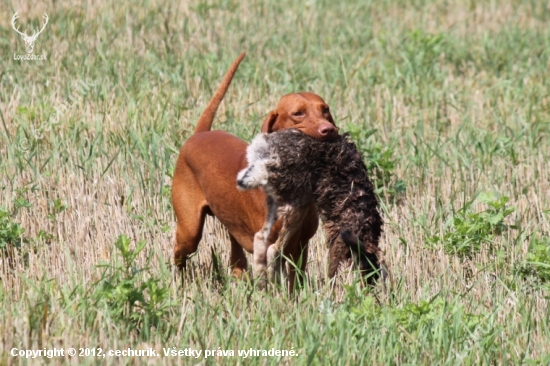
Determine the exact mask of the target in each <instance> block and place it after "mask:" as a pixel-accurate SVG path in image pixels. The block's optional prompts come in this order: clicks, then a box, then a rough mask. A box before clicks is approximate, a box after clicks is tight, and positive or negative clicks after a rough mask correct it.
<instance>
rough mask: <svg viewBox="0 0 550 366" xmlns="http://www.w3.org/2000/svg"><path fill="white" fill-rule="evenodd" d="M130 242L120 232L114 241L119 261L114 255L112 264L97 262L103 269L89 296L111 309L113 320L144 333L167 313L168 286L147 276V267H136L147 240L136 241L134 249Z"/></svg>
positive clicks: (156, 324) (162, 319)
mask: <svg viewBox="0 0 550 366" xmlns="http://www.w3.org/2000/svg"><path fill="white" fill-rule="evenodd" d="M130 242H131V241H130V238H128V237H127V236H126V235H120V236H119V237H118V238H117V240H116V242H115V248H116V249H117V250H118V254H119V255H120V257H121V258H122V263H120V262H119V261H117V259H116V258H117V256H116V255H114V256H113V258H114V259H113V261H112V263H110V264H103V265H98V267H99V268H105V271H104V272H103V273H102V276H101V279H100V280H99V282H98V283H97V285H96V286H95V287H94V288H93V290H92V291H93V295H92V297H93V298H94V299H95V301H96V302H97V304H98V305H104V306H106V307H108V308H109V309H110V314H112V317H113V318H114V320H117V321H119V322H123V323H125V324H126V325H127V326H128V327H129V328H130V329H136V330H137V331H138V332H140V333H141V332H144V333H145V335H147V334H148V333H149V330H150V328H151V327H158V326H159V324H161V322H163V321H164V320H165V317H166V316H167V315H168V312H169V310H170V301H169V298H168V288H167V287H166V286H165V285H164V281H161V280H160V279H159V278H155V277H152V276H146V271H147V268H138V263H137V257H138V255H139V254H140V253H141V252H142V251H143V249H144V248H145V244H146V242H145V241H139V242H138V243H137V244H136V246H135V248H134V249H130Z"/></svg>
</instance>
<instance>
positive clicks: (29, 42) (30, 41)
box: [11, 12, 49, 60]
mask: <svg viewBox="0 0 550 366" xmlns="http://www.w3.org/2000/svg"><path fill="white" fill-rule="evenodd" d="M17 18H19V15H18V14H17V12H15V14H13V17H12V18H11V26H12V27H13V29H14V30H15V31H16V32H17V33H19V34H20V35H21V38H22V39H23V41H24V42H25V48H26V50H27V57H21V56H22V55H18V56H20V57H19V59H27V60H28V59H44V58H45V56H46V55H41V57H42V58H37V57H36V56H35V57H31V54H32V50H33V49H34V43H35V42H36V39H37V38H38V36H39V35H40V33H42V31H43V30H44V28H46V24H48V19H49V18H48V14H45V13H44V20H45V21H44V25H42V29H40V30H39V31H36V30H35V31H33V33H32V36H29V35H28V34H27V30H26V29H25V33H22V32H20V31H19V27H16V26H15V21H16V20H17ZM15 56H16V55H13V58H14V60H15V59H16V57H15ZM32 56H34V55H32Z"/></svg>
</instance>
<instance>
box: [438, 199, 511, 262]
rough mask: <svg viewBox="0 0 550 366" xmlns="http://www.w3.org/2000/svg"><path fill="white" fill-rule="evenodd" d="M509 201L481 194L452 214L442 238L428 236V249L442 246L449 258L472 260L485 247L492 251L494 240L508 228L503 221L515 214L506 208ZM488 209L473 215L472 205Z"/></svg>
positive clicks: (509, 208)
mask: <svg viewBox="0 0 550 366" xmlns="http://www.w3.org/2000/svg"><path fill="white" fill-rule="evenodd" d="M508 200H509V198H508V197H505V196H503V197H501V198H496V197H495V196H494V195H492V194H486V193H481V194H479V195H478V196H477V197H476V198H475V199H473V200H471V201H470V202H468V203H466V204H465V205H464V206H463V207H462V208H460V209H459V210H458V211H456V212H453V213H452V215H451V217H450V218H449V219H448V220H447V222H446V223H445V227H444V230H445V231H447V232H446V233H445V234H443V235H441V236H439V235H435V236H431V237H429V238H428V239H427V242H428V246H430V247H432V248H434V247H438V246H439V245H442V246H443V248H444V249H445V252H447V253H448V254H457V255H458V256H460V257H468V258H471V257H472V256H473V255H474V254H476V253H478V252H479V251H480V250H481V248H482V246H483V245H484V244H486V245H488V246H489V249H495V247H494V238H495V237H496V236H499V235H501V234H502V233H503V231H504V230H505V229H507V228H508V225H506V224H505V223H504V219H505V218H506V217H507V216H508V215H510V214H511V213H512V212H514V208H513V207H509V206H507V205H506V204H507V202H508ZM476 201H477V202H481V203H484V204H486V205H487V206H489V208H488V209H487V210H484V211H480V212H474V211H473V210H472V205H473V204H474V202H476Z"/></svg>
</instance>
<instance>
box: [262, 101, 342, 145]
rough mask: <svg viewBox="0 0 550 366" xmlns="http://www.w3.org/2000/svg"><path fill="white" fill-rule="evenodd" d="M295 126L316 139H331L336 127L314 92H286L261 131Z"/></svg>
mask: <svg viewBox="0 0 550 366" xmlns="http://www.w3.org/2000/svg"><path fill="white" fill-rule="evenodd" d="M287 128H295V129H297V130H300V131H302V132H304V133H305V134H307V135H309V136H311V137H313V138H315V139H318V140H322V141H325V140H332V139H334V138H336V137H337V136H338V127H336V125H335V124H334V119H333V118H332V115H331V114H330V108H329V106H328V105H327V104H326V103H325V101H324V100H323V99H322V98H321V97H320V96H318V95H317V94H314V93H294V94H287V95H285V96H283V97H282V98H281V100H280V101H279V103H278V104H277V107H276V108H275V109H274V110H273V111H271V112H270V113H269V115H268V116H267V118H266V119H265V121H264V123H263V125H262V132H263V133H271V132H276V131H280V130H284V129H287Z"/></svg>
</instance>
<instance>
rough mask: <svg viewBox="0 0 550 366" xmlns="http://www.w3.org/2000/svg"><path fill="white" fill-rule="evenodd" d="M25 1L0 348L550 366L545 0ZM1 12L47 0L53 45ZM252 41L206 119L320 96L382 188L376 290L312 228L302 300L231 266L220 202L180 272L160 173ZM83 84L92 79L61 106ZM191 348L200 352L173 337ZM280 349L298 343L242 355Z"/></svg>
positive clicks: (1, 120) (3, 67)
mask: <svg viewBox="0 0 550 366" xmlns="http://www.w3.org/2000/svg"><path fill="white" fill-rule="evenodd" d="M17 6H18V7H19V8H18V9H12V7H11V6H9V5H8V3H7V2H1V3H0V14H2V17H1V19H0V35H1V37H0V51H1V52H0V54H1V55H3V57H2V59H1V60H0V80H1V85H2V87H1V88H0V191H1V194H0V206H1V208H0V254H1V256H2V259H1V267H0V269H1V275H0V276H1V277H0V280H1V286H0V304H1V306H0V331H1V332H0V334H2V341H1V342H0V363H1V364H12V363H21V364H42V363H45V362H47V360H46V359H45V358H35V359H28V360H27V359H24V358H14V357H13V356H11V355H10V352H11V349H12V348H14V347H16V348H18V349H35V350H37V349H44V348H48V349H50V348H54V347H57V348H60V347H62V348H65V349H68V348H69V347H75V348H101V349H102V350H104V351H106V350H110V349H127V348H128V347H130V348H133V349H147V348H153V349H154V350H156V351H157V352H158V353H159V354H160V355H161V356H158V357H146V358H140V359H138V358H127V357H126V358H125V357H106V358H105V359H102V358H97V357H92V356H83V357H73V358H70V357H65V358H63V359H62V360H57V361H59V362H61V361H64V362H66V363H69V364H97V363H102V364H103V363H106V364H133V363H136V364H137V363H141V362H140V361H142V360H144V361H145V362H149V363H151V364H173V363H176V364H199V363H200V364H207V365H209V364H215V363H221V364H262V365H264V364H281V363H282V364H299V365H302V364H303V365H306V364H308V365H309V364H313V365H326V364H341V365H355V364H400V365H401V364H445V365H458V364H473V363H476V364H529V365H538V364H540V365H546V364H548V363H550V346H549V345H550V324H549V319H550V311H549V308H548V301H549V298H550V295H549V294H550V271H549V268H550V249H549V248H550V239H549V236H550V179H549V177H550V165H549V164H548V161H549V159H550V148H549V146H550V141H549V133H550V122H549V121H550V97H549V95H550V74H549V71H548V70H549V65H550V52H549V50H550V31H549V29H550V28H549V27H548V25H549V23H550V8H548V7H547V4H545V3H544V2H537V1H530V2H518V1H512V0H507V1H501V2H494V1H476V2H473V1H456V0H451V1H440V0H433V1H432V0H418V1H413V2H409V1H398V0H396V1H362V2H355V1H341V2H339V3H338V4H336V3H334V2H329V1H325V0H311V1H308V2H306V3H303V4H298V3H296V2H290V1H286V0H285V1H279V2H261V1H253V0H245V1H234V0H201V1H198V0H192V1H190V2H174V1H168V2H161V1H156V0H152V1H132V2H127V3H122V4H121V3H119V2H114V1H111V0H101V1H97V2H88V3H86V4H84V3H80V2H75V1H57V2H41V3H40V4H35V3H34V2H30V1H22V2H20V3H19V4H18V5H17ZM15 10H18V11H19V14H20V18H19V22H20V24H21V25H22V29H25V28H28V29H31V28H33V27H34V28H37V27H38V25H39V24H40V22H41V21H42V15H43V13H44V12H46V13H48V15H49V17H50V18H49V23H48V25H47V26H46V28H45V30H44V31H43V33H42V34H40V36H39V37H38V39H37V41H36V45H35V48H34V53H35V54H37V55H40V54H43V53H46V54H47V61H17V60H14V59H13V54H25V48H24V44H23V41H22V40H21V38H20V37H19V36H18V35H17V34H16V33H15V32H14V31H13V29H12V28H11V25H10V23H9V22H10V19H11V16H12V15H13V12H14V11H15ZM242 50H246V51H247V57H246V59H245V60H244V62H243V64H242V65H241V66H240V68H239V71H238V73H237V75H236V78H235V80H234V81H233V84H232V86H231V88H230V90H229V92H228V94H227V96H226V98H225V102H224V103H223V105H222V106H221V108H220V111H219V113H218V118H217V120H216V122H215V128H219V129H223V130H226V131H229V132H231V133H233V134H236V135H237V136H239V137H241V138H243V139H245V140H247V141H249V140H250V139H251V138H252V137H253V136H254V135H255V134H256V133H257V132H258V131H259V127H260V125H261V121H262V120H263V118H264V116H265V115H266V114H267V112H268V111H269V110H271V109H272V108H273V107H274V106H275V104H276V103H277V101H278V99H279V98H280V97H281V96H282V95H283V94H285V93H288V92H293V91H299V90H310V91H314V92H316V93H318V94H319V95H321V96H323V97H324V98H325V100H326V101H327V102H328V103H329V105H330V106H331V109H332V110H333V113H334V115H335V116H336V120H337V124H338V126H339V127H340V128H341V130H342V131H349V132H350V133H351V134H352V136H353V138H354V139H355V141H356V142H357V144H358V146H359V147H360V149H361V150H362V152H363V153H364V156H365V159H366V163H367V165H368V166H369V169H370V170H371V171H372V173H371V174H372V177H373V180H374V181H375V183H376V185H377V192H378V194H379V195H380V198H381V209H382V212H383V216H384V220H385V226H384V229H385V232H384V235H383V239H382V246H383V248H384V250H385V253H386V257H387V262H388V263H389V266H390V271H391V274H392V280H391V283H390V285H389V291H388V292H387V293H384V292H383V291H381V289H380V288H376V289H369V288H365V287H364V286H362V285H361V283H360V281H359V280H358V278H357V276H356V275H355V274H354V273H353V272H349V271H343V272H342V274H341V275H340V276H339V277H338V279H337V280H336V281H335V282H334V283H330V282H329V281H328V279H327V278H326V276H327V250H326V248H325V245H324V244H325V241H324V238H323V235H322V233H318V234H317V236H316V237H315V238H314V240H312V242H311V246H310V254H309V263H308V272H307V281H306V283H305V285H304V286H303V288H301V289H300V290H299V291H298V292H297V294H296V297H295V298H294V299H292V298H289V296H288V295H287V294H286V292H285V290H284V289H277V290H274V291H272V292H258V291H255V290H254V288H253V287H251V286H249V285H248V284H247V283H244V282H241V281H236V280H233V279H231V278H230V277H228V276H227V275H228V272H229V271H228V269H227V263H228V248H229V241H228V237H227V234H226V232H225V231H224V229H223V227H221V226H220V225H219V224H218V223H217V222H215V221H214V220H209V221H208V222H207V225H206V228H205V231H204V237H203V241H202V243H201V245H200V247H199V251H198V252H197V254H196V255H195V256H194V257H193V259H192V260H191V261H190V269H189V272H190V277H191V278H192V281H190V282H189V284H188V285H187V286H186V287H185V288H183V289H182V288H181V287H180V286H178V284H177V282H176V280H175V269H174V268H173V265H172V263H171V253H172V238H173V231H174V217H173V213H172V209H171V203H170V184H171V175H172V172H173V168H174V164H175V161H176V157H177V153H178V151H179V148H180V147H181V145H182V144H183V143H184V141H185V139H186V138H187V137H189V135H190V134H191V131H192V129H193V126H194V123H195V122H196V120H197V118H198V116H199V115H200V113H201V112H202V110H203V108H204V106H205V105H206V103H207V101H208V100H209V98H210V96H211V95H212V92H213V90H215V88H216V87H217V85H218V82H219V81H220V78H221V75H223V74H224V73H225V71H226V69H227V67H228V65H229V64H230V63H231V61H232V60H233V59H234V58H235V57H236V56H237V55H238V53H240V52H241V51H242ZM79 80H81V81H82V82H84V83H86V85H92V84H93V86H91V87H90V89H89V90H86V93H85V95H83V96H82V98H80V100H76V102H73V101H71V100H70V99H69V96H71V95H72V96H75V95H80V94H78V93H79V92H78V90H79V87H78V86H77V83H78V82H79ZM64 102H67V103H68V104H71V106H70V107H67V110H66V111H65V112H64V114H63V116H61V117H60V118H59V120H58V121H57V123H50V121H56V119H51V118H50V117H52V116H56V110H60V108H61V105H62V103H64ZM189 348H192V349H194V350H202V351H203V356H201V357H200V358H197V359H195V358H192V357H186V356H173V357H172V356H164V353H163V352H164V350H163V349H165V350H168V349H172V350H173V349H175V350H185V349H189ZM272 348H274V349H276V350H291V349H292V350H294V351H295V352H296V353H297V355H296V356H284V357H283V356H273V357H263V356H261V355H259V356H250V357H247V358H246V359H245V358H244V357H243V356H238V354H237V352H238V350H248V351H249V350H250V349H252V350H270V349H272ZM218 349H220V350H225V351H226V356H221V355H220V356H218V355H216V352H217V350H218ZM206 350H214V352H213V355H211V356H209V357H208V358H206V359H205V358H204V354H205V352H206ZM229 350H233V351H234V353H235V356H228V355H227V353H229ZM56 363H57V362H56Z"/></svg>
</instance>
